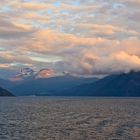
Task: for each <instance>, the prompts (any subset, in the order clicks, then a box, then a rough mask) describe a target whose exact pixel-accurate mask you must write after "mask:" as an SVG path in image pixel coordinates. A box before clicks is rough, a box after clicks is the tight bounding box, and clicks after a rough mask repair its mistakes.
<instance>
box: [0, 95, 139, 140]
mask: <svg viewBox="0 0 140 140" xmlns="http://www.w3.org/2000/svg"><path fill="white" fill-rule="evenodd" d="M96 139H97V140H133V139H134V140H139V139H140V98H97V97H96V98H91V97H76V98H74V97H67V98H66V97H11V98H9V97H2V98H0V140H96Z"/></svg>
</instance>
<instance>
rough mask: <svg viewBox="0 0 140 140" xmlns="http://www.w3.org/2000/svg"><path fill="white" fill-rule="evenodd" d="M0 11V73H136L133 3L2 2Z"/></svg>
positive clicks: (137, 18) (139, 64)
mask: <svg viewBox="0 0 140 140" xmlns="http://www.w3.org/2000/svg"><path fill="white" fill-rule="evenodd" d="M0 6H1V7H2V8H1V9H0V70H3V69H8V70H11V73H13V71H15V72H16V71H18V70H19V69H21V68H23V67H33V68H35V69H38V70H39V69H41V68H50V69H55V71H57V72H63V71H68V72H71V73H74V74H79V75H97V74H109V73H114V72H120V71H121V72H122V71H123V72H128V71H130V70H140V24H139V22H140V1H139V0H133V1H132V0H100V1H95V0H87V1H83V0H77V1H74V0H67V1H66V0H62V1H56V0H30V1H27V0H26V1H25V0H12V1H9V0H2V1H0ZM0 76H1V75H0Z"/></svg>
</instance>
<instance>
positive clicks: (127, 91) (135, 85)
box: [57, 72, 140, 97]
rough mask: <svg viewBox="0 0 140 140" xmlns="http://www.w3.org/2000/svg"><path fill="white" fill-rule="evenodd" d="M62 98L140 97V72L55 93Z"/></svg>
mask: <svg viewBox="0 0 140 140" xmlns="http://www.w3.org/2000/svg"><path fill="white" fill-rule="evenodd" d="M57 95H63V96H68V95H71V96H118V97H128V96H130V97H135V96H140V72H129V73H122V74H115V75H111V76H107V77H105V78H103V79H100V80H98V81H96V82H93V83H90V84H83V85H80V86H77V87H75V88H72V89H69V90H65V91H64V92H63V93H62V92H61V93H57Z"/></svg>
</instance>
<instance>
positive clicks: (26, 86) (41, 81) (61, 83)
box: [8, 72, 98, 96]
mask: <svg viewBox="0 0 140 140" xmlns="http://www.w3.org/2000/svg"><path fill="white" fill-rule="evenodd" d="M41 74H42V73H41ZM42 75H44V72H43V74H42ZM96 80H98V79H97V78H83V77H76V76H71V75H64V76H55V77H49V78H36V77H30V78H26V79H24V80H22V81H19V83H16V84H14V85H13V86H12V87H10V88H8V89H9V90H10V91H11V92H13V93H14V94H15V95H17V96H21V95H38V96H41V95H55V94H56V93H57V92H59V93H61V92H63V91H64V90H67V89H71V88H73V87H77V86H79V85H81V84H87V83H91V82H95V81H96Z"/></svg>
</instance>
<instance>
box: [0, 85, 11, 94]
mask: <svg viewBox="0 0 140 140" xmlns="http://www.w3.org/2000/svg"><path fill="white" fill-rule="evenodd" d="M0 96H13V94H12V93H10V92H9V91H7V90H5V89H3V88H1V87H0Z"/></svg>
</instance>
